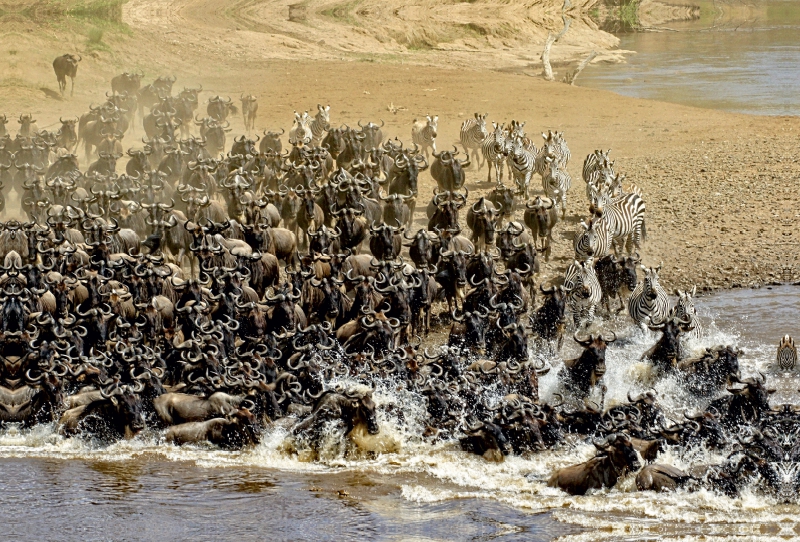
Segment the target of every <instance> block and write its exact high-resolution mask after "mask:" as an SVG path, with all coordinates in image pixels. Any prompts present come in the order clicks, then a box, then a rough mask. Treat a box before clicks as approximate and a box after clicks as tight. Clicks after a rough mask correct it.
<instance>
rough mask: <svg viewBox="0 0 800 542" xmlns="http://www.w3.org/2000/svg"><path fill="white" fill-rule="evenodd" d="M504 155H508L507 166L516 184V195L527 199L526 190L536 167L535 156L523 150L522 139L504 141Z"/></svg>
mask: <svg viewBox="0 0 800 542" xmlns="http://www.w3.org/2000/svg"><path fill="white" fill-rule="evenodd" d="M506 154H507V155H508V159H507V160H508V166H509V169H511V173H512V174H513V178H514V182H515V183H516V184H517V193H518V194H522V195H523V197H524V198H525V199H526V200H527V199H529V196H528V190H529V189H530V185H531V177H533V172H534V168H535V165H536V156H535V155H534V154H533V153H531V152H530V151H529V150H527V149H526V148H525V146H524V145H523V144H522V138H519V137H518V138H516V139H515V140H513V141H506Z"/></svg>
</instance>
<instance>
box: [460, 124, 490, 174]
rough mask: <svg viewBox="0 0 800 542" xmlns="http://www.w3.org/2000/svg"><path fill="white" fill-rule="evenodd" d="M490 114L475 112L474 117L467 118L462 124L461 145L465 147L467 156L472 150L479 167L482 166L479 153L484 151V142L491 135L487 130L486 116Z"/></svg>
mask: <svg viewBox="0 0 800 542" xmlns="http://www.w3.org/2000/svg"><path fill="white" fill-rule="evenodd" d="M488 116H489V113H484V114H483V115H481V114H480V113H475V118H474V119H467V120H465V121H464V122H463V123H462V124H461V134H460V138H461V146H462V147H464V153H465V154H466V155H467V156H469V151H470V150H471V151H472V155H473V158H474V159H475V163H476V164H478V169H480V168H481V167H482V166H481V165H480V156H479V155H478V153H479V152H480V151H482V149H483V143H484V141H486V138H487V137H489V132H487V131H486V117H488ZM485 162H486V160H485V155H484V163H485Z"/></svg>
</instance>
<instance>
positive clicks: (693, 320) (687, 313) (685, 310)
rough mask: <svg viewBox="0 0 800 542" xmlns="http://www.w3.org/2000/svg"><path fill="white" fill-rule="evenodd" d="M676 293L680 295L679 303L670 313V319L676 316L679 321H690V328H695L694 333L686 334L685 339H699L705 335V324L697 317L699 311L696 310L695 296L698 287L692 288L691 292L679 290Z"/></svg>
mask: <svg viewBox="0 0 800 542" xmlns="http://www.w3.org/2000/svg"><path fill="white" fill-rule="evenodd" d="M675 293H676V294H677V295H678V301H677V302H676V303H675V306H674V307H672V309H671V310H670V311H669V316H670V318H672V317H673V316H674V317H676V318H678V319H679V320H683V321H688V322H689V324H688V326H689V327H692V328H694V329H692V331H690V332H688V333H685V334H684V335H683V337H684V338H692V339H697V338H699V337H700V335H701V334H702V333H703V324H702V323H701V322H700V319H699V318H698V317H697V310H696V309H695V308H694V296H695V294H697V286H694V287H692V291H691V292H684V291H683V290H677V291H676V292H675Z"/></svg>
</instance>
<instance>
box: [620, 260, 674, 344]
mask: <svg viewBox="0 0 800 542" xmlns="http://www.w3.org/2000/svg"><path fill="white" fill-rule="evenodd" d="M641 268H642V269H643V270H644V280H642V281H641V282H639V284H637V285H636V288H634V289H633V292H632V293H631V296H630V297H629V298H628V314H630V315H631V318H633V321H634V322H635V323H636V325H638V326H639V327H641V328H642V329H645V328H646V326H647V325H648V324H658V323H661V322H664V321H665V320H666V319H667V317H668V316H669V312H670V307H669V298H668V297H667V292H666V291H665V290H664V288H663V287H662V286H661V284H660V283H659V281H658V272H659V271H661V265H659V266H658V267H655V268H653V267H649V268H648V267H645V266H644V265H642V266H641Z"/></svg>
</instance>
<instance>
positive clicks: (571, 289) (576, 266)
mask: <svg viewBox="0 0 800 542" xmlns="http://www.w3.org/2000/svg"><path fill="white" fill-rule="evenodd" d="M564 288H565V289H566V290H567V306H568V307H569V311H570V312H571V313H572V321H573V322H574V323H575V327H576V328H577V329H581V328H584V327H586V326H588V325H589V324H591V323H592V321H593V320H594V311H595V309H596V308H597V305H598V304H599V303H600V300H601V299H602V297H603V291H602V289H601V288H600V281H598V280H597V274H596V273H595V271H594V258H587V259H586V260H584V261H582V262H580V261H578V260H575V261H574V262H573V263H572V264H571V265H570V266H569V268H568V269H567V272H566V274H565V275H564Z"/></svg>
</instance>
